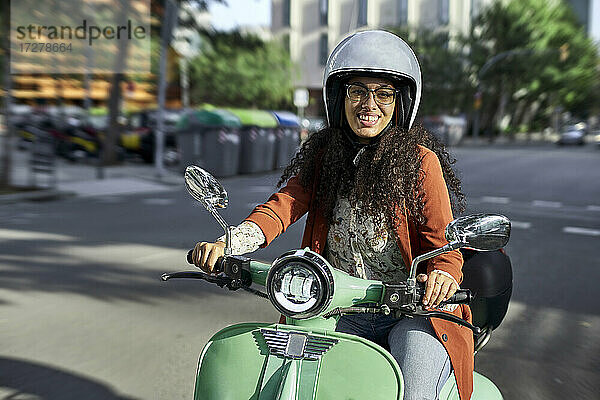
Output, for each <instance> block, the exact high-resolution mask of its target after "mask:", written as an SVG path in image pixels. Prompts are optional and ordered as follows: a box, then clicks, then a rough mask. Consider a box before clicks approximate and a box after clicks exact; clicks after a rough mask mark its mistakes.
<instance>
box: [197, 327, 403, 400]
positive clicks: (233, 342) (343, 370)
mask: <svg viewBox="0 0 600 400" xmlns="http://www.w3.org/2000/svg"><path fill="white" fill-rule="evenodd" d="M402 395H403V385H402V374H401V372H400V370H399V368H398V364H397V363H396V361H395V360H394V359H393V357H392V356H391V355H390V354H389V353H388V352H387V351H385V350H384V349H383V348H381V347H380V346H378V345H376V344H374V343H372V342H369V341H368V340H365V339H362V338H359V337H357V336H354V335H348V334H343V333H339V332H333V331H326V330H317V329H306V328H303V327H298V326H289V325H279V324H271V325H267V324H240V325H234V326H231V327H228V328H225V329H223V330H222V331H220V332H219V333H217V334H216V335H215V336H213V338H212V339H211V340H210V341H209V342H208V344H207V345H206V346H205V348H204V350H203V351H202V354H201V356H200V360H199V365H198V372H197V376H196V391H195V395H194V398H195V399H197V400H199V399H202V400H216V399H219V400H227V399H232V400H239V399H257V400H267V399H268V400H292V399H294V400H314V399H330V398H336V399H366V398H368V399H372V400H379V399H380V400H383V399H385V400H390V399H397V400H401V399H402Z"/></svg>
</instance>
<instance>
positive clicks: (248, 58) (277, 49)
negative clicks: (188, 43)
mask: <svg viewBox="0 0 600 400" xmlns="http://www.w3.org/2000/svg"><path fill="white" fill-rule="evenodd" d="M203 36H204V37H205V46H204V49H203V51H202V53H201V54H200V55H199V56H198V57H196V58H195V59H193V60H192V61H191V64H190V67H191V73H190V76H191V81H192V82H191V96H190V97H191V101H192V103H195V104H201V103H210V104H214V105H218V106H230V107H231V106H234V107H249V108H264V109H291V108H292V90H293V87H292V77H293V71H294V69H293V66H292V62H291V61H290V56H289V54H288V52H287V51H286V50H285V49H284V48H283V46H281V45H280V44H279V43H278V42H275V41H267V42H263V41H262V40H261V39H260V38H258V37H257V36H254V35H243V34H241V33H240V32H204V35H203Z"/></svg>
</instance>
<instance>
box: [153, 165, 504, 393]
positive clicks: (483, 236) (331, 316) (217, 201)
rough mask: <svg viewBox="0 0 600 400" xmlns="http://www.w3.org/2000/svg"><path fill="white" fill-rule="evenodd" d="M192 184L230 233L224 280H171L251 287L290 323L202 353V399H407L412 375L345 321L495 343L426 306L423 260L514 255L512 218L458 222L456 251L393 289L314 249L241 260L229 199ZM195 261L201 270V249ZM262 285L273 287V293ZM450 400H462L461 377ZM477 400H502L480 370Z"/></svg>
mask: <svg viewBox="0 0 600 400" xmlns="http://www.w3.org/2000/svg"><path fill="white" fill-rule="evenodd" d="M185 183H186V187H187V189H188V191H189V192H190V194H191V195H192V196H193V197H194V198H195V199H196V200H198V201H200V202H201V203H202V204H203V205H204V207H205V208H206V209H207V210H208V211H209V212H210V213H211V214H212V215H213V216H214V218H215V219H216V220H217V222H218V223H219V224H220V225H221V226H222V227H223V229H224V230H225V233H226V235H225V236H226V246H225V255H224V257H222V258H221V259H219V261H218V262H217V265H216V266H215V268H216V270H217V271H218V272H219V274H217V275H209V274H206V273H204V272H201V271H197V270H196V271H182V272H174V273H166V274H164V275H163V276H162V279H163V280H164V281H167V280H169V279H174V278H193V279H203V280H206V281H208V282H211V283H214V284H216V285H219V286H221V287H226V288H228V289H230V290H238V289H244V290H247V291H249V292H251V293H253V294H255V295H258V296H260V297H263V298H266V299H268V300H270V302H271V304H272V305H273V306H274V307H275V308H276V309H277V310H278V311H279V312H280V313H281V314H283V315H284V316H285V317H286V323H285V324H280V323H241V324H236V325H232V326H229V327H227V328H225V329H223V330H221V331H220V332H218V333H216V334H215V335H214V336H213V337H212V338H211V339H210V340H209V342H208V343H207V344H206V345H205V346H204V349H203V350H202V352H201V354H200V359H199V362H198V369H197V373H196V385H195V394H194V398H195V399H197V400H200V399H202V400H212V399H215V400H217V399H218V400H226V399H235V400H239V399H257V400H267V399H269V400H271V399H272V400H313V399H371V400H376V399H385V400H390V399H398V400H400V399H402V398H403V390H404V384H403V378H402V371H401V370H400V368H399V367H398V364H397V362H396V361H395V360H394V358H393V357H392V355H391V354H390V353H389V352H388V351H387V350H386V349H384V348H382V347H381V346H379V345H377V344H375V343H373V342H371V341H368V340H366V339H363V338H361V337H358V336H355V335H350V334H345V333H340V332H335V326H336V323H337V319H338V318H339V317H340V316H341V315H345V314H356V313H382V314H388V315H389V314H391V315H394V316H397V317H400V316H401V315H404V316H408V317H412V318H424V317H430V318H442V319H445V320H449V321H452V322H454V323H457V324H460V325H462V326H466V327H468V328H470V329H471V330H473V332H474V335H475V338H476V339H478V338H479V339H480V340H479V345H478V348H481V347H482V345H481V338H482V337H484V338H487V339H485V341H486V342H487V340H488V339H489V335H488V331H487V329H489V331H490V332H491V328H489V327H485V326H484V327H481V326H475V325H472V324H471V323H469V322H467V321H465V320H462V319H460V318H458V317H456V316H454V315H451V314H449V313H444V312H441V311H439V310H431V309H425V308H423V306H422V304H421V299H422V297H423V294H424V284H423V283H419V282H417V281H416V272H417V265H418V264H419V263H420V262H423V261H425V260H428V259H430V258H432V257H435V256H437V255H440V254H442V253H445V252H448V251H452V250H456V249H460V248H464V247H469V248H471V249H473V250H478V251H494V250H497V249H500V248H502V247H504V246H505V245H506V243H507V242H508V239H509V236H510V221H509V220H508V219H507V218H506V217H504V216H501V215H491V214H479V215H473V216H466V217H461V218H458V219H456V220H454V221H452V222H451V223H450V224H449V225H448V226H447V228H446V231H445V235H446V238H447V239H448V244H446V245H445V246H443V247H441V248H439V249H436V250H433V251H430V252H428V253H426V254H423V255H420V256H418V257H416V258H415V259H414V260H413V262H412V264H411V267H410V274H409V277H408V279H407V280H406V281H404V282H401V283H400V284H394V285H390V284H386V283H383V282H381V281H377V280H367V279H360V278H356V277H352V276H350V275H349V274H347V273H345V272H342V271H340V270H337V269H335V268H333V267H332V266H331V265H330V264H329V262H327V260H326V259H324V258H323V257H322V256H321V255H319V254H317V253H315V252H313V251H311V250H310V249H308V248H305V249H298V250H291V251H288V252H285V253H284V254H282V255H281V256H279V257H278V258H277V259H276V260H275V261H273V262H272V263H265V262H261V261H257V260H253V259H250V258H248V257H244V256H236V255H231V249H230V246H229V244H230V237H231V227H230V226H229V225H228V224H227V223H226V222H225V221H224V220H223V218H222V217H221V216H220V215H219V213H218V211H217V209H218V208H225V207H226V206H227V205H228V196H227V192H226V191H225V189H224V188H223V186H222V185H221V184H220V183H219V182H218V181H217V180H216V179H215V178H214V177H212V176H211V175H210V174H209V173H208V172H206V171H204V170H202V169H201V168H199V167H197V166H189V167H188V168H187V169H186V172H185ZM188 262H189V263H191V262H192V260H191V251H190V252H189V253H188ZM511 281H512V278H511ZM255 285H258V286H264V287H265V288H266V293H264V292H261V291H259V290H257V289H256V288H254V286H255ZM509 296H510V294H509ZM471 300H472V293H471V291H470V290H469V289H460V290H458V291H457V292H456V293H455V294H454V295H453V296H452V297H451V298H450V299H448V300H447V301H445V302H443V303H442V304H441V305H442V306H443V305H445V304H460V303H469V302H470V301H471ZM488 311H489V310H488ZM502 312H504V313H505V312H506V310H500V313H501V314H502ZM503 316H504V314H502V317H503ZM500 319H501V318H500ZM496 320H497V318H496ZM496 326H497V325H496ZM482 328H483V329H482ZM482 335H483V336H482ZM476 343H477V341H476ZM483 344H485V343H483ZM440 399H445V400H451V399H459V395H458V390H457V388H456V382H455V379H454V377H453V376H451V377H450V379H448V381H447V383H446V384H445V386H444V387H443V389H442V391H441V395H440ZM472 399H474V400H475V399H486V400H492V399H493V400H496V399H502V395H501V393H500V391H499V390H498V388H497V387H496V386H495V385H494V384H493V383H492V382H491V381H490V380H489V379H488V378H486V377H485V376H483V375H481V374H479V373H477V372H475V373H474V391H473V395H472Z"/></svg>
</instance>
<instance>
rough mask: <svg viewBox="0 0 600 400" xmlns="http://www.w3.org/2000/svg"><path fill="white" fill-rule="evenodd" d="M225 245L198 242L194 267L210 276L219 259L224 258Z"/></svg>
mask: <svg viewBox="0 0 600 400" xmlns="http://www.w3.org/2000/svg"><path fill="white" fill-rule="evenodd" d="M224 250H225V243H223V242H214V243H208V242H198V243H196V246H195V247H194V251H193V253H192V261H193V262H194V265H195V266H196V267H198V268H200V269H201V270H202V271H204V272H206V273H208V274H210V273H212V272H213V270H214V268H215V264H216V263H217V260H218V259H219V257H223V254H224Z"/></svg>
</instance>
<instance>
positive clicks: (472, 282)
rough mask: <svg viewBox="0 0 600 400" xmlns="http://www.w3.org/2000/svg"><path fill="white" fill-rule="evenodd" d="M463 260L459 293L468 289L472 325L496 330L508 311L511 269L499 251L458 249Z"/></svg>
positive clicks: (504, 255) (506, 258)
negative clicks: (461, 289)
mask: <svg viewBox="0 0 600 400" xmlns="http://www.w3.org/2000/svg"><path fill="white" fill-rule="evenodd" d="M461 252H462V253H463V258H464V265H463V282H462V284H461V287H462V288H463V289H470V290H471V292H472V293H473V300H472V301H471V303H470V306H471V311H472V313H473V325H475V326H478V327H480V328H482V329H484V328H487V329H488V330H489V329H491V330H493V329H496V328H497V327H498V326H499V325H500V323H501V322H502V320H503V319H504V317H505V316H506V312H507V311H508V303H509V301H510V296H511V294H512V281H513V278H512V265H511V262H510V258H509V257H508V256H507V255H506V254H505V253H504V252H503V251H501V250H497V251H476V250H470V249H461Z"/></svg>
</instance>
